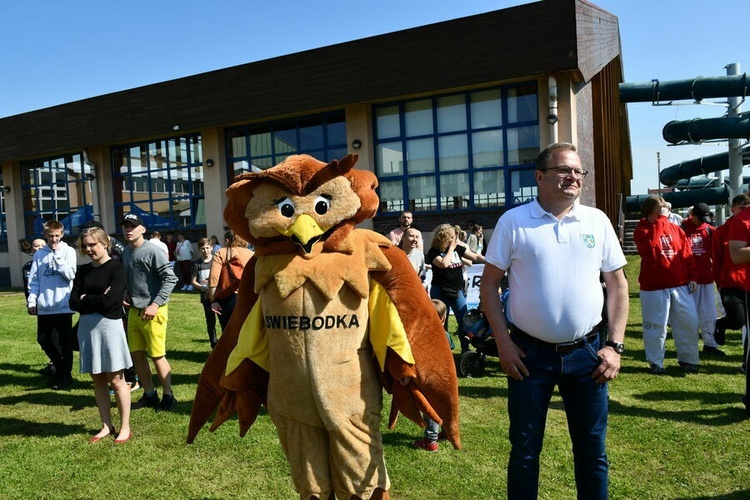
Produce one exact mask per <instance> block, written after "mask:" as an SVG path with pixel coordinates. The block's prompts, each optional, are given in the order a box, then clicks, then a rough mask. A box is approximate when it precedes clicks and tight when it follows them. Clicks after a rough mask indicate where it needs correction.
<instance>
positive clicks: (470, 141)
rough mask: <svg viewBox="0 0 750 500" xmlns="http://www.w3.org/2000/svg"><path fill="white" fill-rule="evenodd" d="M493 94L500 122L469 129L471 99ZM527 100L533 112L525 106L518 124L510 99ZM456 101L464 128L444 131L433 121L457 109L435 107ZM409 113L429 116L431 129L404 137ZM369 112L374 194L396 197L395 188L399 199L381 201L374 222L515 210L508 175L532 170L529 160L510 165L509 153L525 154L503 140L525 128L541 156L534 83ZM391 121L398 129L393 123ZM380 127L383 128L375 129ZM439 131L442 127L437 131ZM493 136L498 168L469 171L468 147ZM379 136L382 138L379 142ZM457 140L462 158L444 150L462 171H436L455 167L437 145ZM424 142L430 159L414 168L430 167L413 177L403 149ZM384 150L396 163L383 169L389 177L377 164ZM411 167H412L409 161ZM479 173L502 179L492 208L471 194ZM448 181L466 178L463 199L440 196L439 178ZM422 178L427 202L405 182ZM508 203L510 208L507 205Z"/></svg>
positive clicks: (470, 156) (471, 152) (384, 105)
mask: <svg viewBox="0 0 750 500" xmlns="http://www.w3.org/2000/svg"><path fill="white" fill-rule="evenodd" d="M518 89H524V90H526V91H527V92H526V93H524V94H522V95H520V96H512V95H511V94H512V92H513V91H514V90H518ZM493 91H499V97H500V103H501V109H500V113H501V116H500V117H498V120H496V121H494V122H493V123H490V124H489V125H481V124H474V123H472V107H473V106H474V105H475V103H473V102H472V96H476V95H478V94H480V93H484V92H493ZM529 96H533V98H534V105H533V108H532V106H528V107H527V108H525V109H524V110H522V111H524V112H523V113H521V115H522V116H521V117H520V118H519V117H518V116H513V114H512V113H510V112H509V103H512V102H513V99H517V98H519V97H520V98H528V97H529ZM459 97H462V98H463V109H464V113H463V116H462V117H461V121H462V122H463V121H465V125H464V124H463V123H462V125H464V126H462V127H455V126H452V124H450V123H449V124H448V127H447V130H446V129H445V122H441V121H440V120H439V115H440V114H441V113H443V114H451V113H453V112H454V111H455V110H456V109H459V108H455V107H453V108H451V109H448V107H445V106H442V107H441V106H440V105H439V104H440V103H441V102H442V103H449V102H453V103H454V104H451V106H455V102H457V101H461V99H460V98H459ZM426 102H429V103H430V104H431V105H430V106H429V107H428V108H425V106H424V103H426ZM388 108H395V109H396V113H395V116H394V112H393V111H394V110H393V109H388ZM410 108H411V109H413V110H419V111H418V112H420V113H421V116H422V117H425V116H428V112H429V115H431V117H432V123H431V126H430V125H428V124H423V125H424V126H421V127H420V132H419V133H415V134H413V135H409V131H408V125H409V124H411V125H412V126H413V125H414V122H410V123H407V110H409V109H410ZM381 109H382V110H388V111H389V113H386V114H383V115H379V114H378V110H381ZM514 109H515V110H518V107H514ZM372 111H373V112H372V120H373V139H374V141H373V148H374V153H373V154H374V160H375V173H376V175H377V176H378V180H379V184H380V186H379V187H378V194H379V195H380V194H381V192H382V190H383V189H385V188H388V189H393V190H396V191H398V189H399V188H400V190H401V193H402V194H401V197H402V199H401V200H398V199H385V200H384V199H383V197H382V196H381V204H380V208H379V211H378V215H379V216H380V215H395V214H397V213H399V212H401V211H403V210H410V211H414V212H419V213H423V214H431V213H432V214H434V213H438V212H445V211H448V212H458V211H463V210H497V209H498V208H503V207H506V208H510V207H512V206H515V205H516V204H515V203H512V202H513V200H514V198H513V192H512V189H511V174H512V173H513V172H516V171H518V170H524V171H526V170H533V169H534V159H532V158H528V157H525V158H523V157H522V158H520V161H518V162H516V161H512V160H513V159H509V156H510V155H509V153H511V152H513V153H517V154H519V155H522V153H523V150H524V149H526V148H523V147H522V145H518V147H517V148H516V149H512V150H511V149H510V148H509V145H508V138H509V134H516V135H515V136H513V137H515V138H518V137H521V136H522V134H523V133H524V132H525V131H524V130H523V129H525V128H526V129H529V128H530V129H531V130H532V131H533V132H534V133H535V136H536V153H537V154H538V152H539V151H540V150H541V144H540V142H541V138H540V117H539V88H538V85H537V82H536V81H535V80H531V81H524V82H518V83H514V84H509V85H500V86H492V87H485V88H480V89H472V90H467V91H462V92H452V93H446V94H440V95H433V96H428V97H419V98H414V99H407V100H401V101H390V102H384V103H379V104H376V105H373V110H372ZM517 114H518V113H516V115H517ZM460 115H461V113H460V109H459V116H460ZM509 115H511V116H509ZM464 117H465V118H464ZM379 119H382V122H380V123H379V121H378V120H379ZM396 119H397V122H398V123H396ZM381 123H382V124H383V126H384V127H386V128H383V127H380V124H381ZM441 126H443V129H442V130H441ZM396 128H398V131H397V133H395V134H394V133H393V130H394V129H396ZM383 131H385V132H386V133H385V134H382V132H383ZM497 132H499V133H500V134H501V135H500V137H501V139H502V143H501V145H500V146H501V149H500V150H499V151H497V153H499V158H500V162H499V163H498V164H494V165H492V166H483V167H475V166H474V163H475V156H476V155H477V153H478V151H477V152H475V151H474V149H473V147H474V142H475V140H477V139H478V137H479V136H478V135H477V134H481V133H497ZM379 135H385V136H384V137H382V138H381V137H379ZM458 137H464V138H465V141H461V140H460V139H457V141H458V143H461V142H463V144H465V152H464V149H463V147H461V148H459V149H447V150H446V151H454V150H455V151H459V150H460V151H461V152H462V156H463V157H464V158H461V159H460V160H459V161H460V162H464V163H465V165H464V166H463V168H451V169H449V170H448V169H445V168H441V162H442V163H443V164H446V163H447V162H451V163H455V159H454V158H452V157H450V155H446V156H445V157H444V158H441V157H440V154H441V153H440V151H441V149H440V143H441V140H442V141H452V140H453V138H458ZM427 139H430V140H431V141H432V157H431V158H425V159H421V161H420V165H422V164H425V165H428V164H429V163H430V161H431V162H432V163H433V165H432V167H431V168H428V169H423V168H420V170H419V171H416V172H415V171H410V165H409V163H410V159H409V146H410V145H412V146H413V145H415V144H416V141H421V140H427ZM516 142H517V141H516ZM386 145H392V146H393V148H392V149H391V150H390V151H393V154H394V155H395V156H393V158H394V159H395V160H396V161H397V162H400V166H399V168H389V169H388V170H389V171H390V172H391V173H385V170H386V169H385V168H384V165H382V164H381V162H383V163H384V162H385V161H387V160H385V159H384V158H386V157H387V155H386V154H384V151H387V150H385V149H381V146H386ZM396 145H398V147H396ZM399 150H400V151H399ZM420 158H421V156H420ZM411 161H412V163H413V162H414V161H415V160H411ZM391 163H392V161H391ZM479 172H498V175H502V177H503V178H502V179H501V180H498V181H499V182H500V183H501V185H502V186H503V189H504V193H500V194H499V195H498V196H496V198H497V199H498V200H503V201H502V202H498V204H497V205H490V206H488V205H487V204H486V203H485V204H482V203H480V202H479V201H478V198H477V197H486V194H484V193H477V190H476V189H475V178H474V177H475V175H476V174H477V173H479ZM452 175H464V176H466V179H465V185H468V193H467V194H465V195H464V194H459V195H458V196H453V195H451V196H444V195H443V187H442V186H441V179H442V180H444V177H446V176H452ZM425 176H429V177H432V178H433V187H434V194H435V196H434V197H432V196H431V195H430V196H427V197H425V196H422V197H419V198H417V197H414V196H411V195H410V188H409V183H410V181H412V182H415V180H416V179H418V178H422V177H425ZM531 187H535V186H531ZM428 190H429V187H428ZM456 198H461V200H458V201H457V200H456ZM451 200H452V201H451ZM509 201H510V202H511V203H509ZM420 202H422V207H424V205H427V208H426V209H423V208H420V206H419V204H420Z"/></svg>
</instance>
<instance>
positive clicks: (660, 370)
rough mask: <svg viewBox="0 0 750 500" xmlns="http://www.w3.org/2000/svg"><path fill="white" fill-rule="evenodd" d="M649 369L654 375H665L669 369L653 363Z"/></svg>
mask: <svg viewBox="0 0 750 500" xmlns="http://www.w3.org/2000/svg"><path fill="white" fill-rule="evenodd" d="M648 371H649V372H651V374H652V375H664V374H665V373H667V370H665V369H664V367H663V366H659V365H655V364H653V363H652V364H651V365H649V367H648Z"/></svg>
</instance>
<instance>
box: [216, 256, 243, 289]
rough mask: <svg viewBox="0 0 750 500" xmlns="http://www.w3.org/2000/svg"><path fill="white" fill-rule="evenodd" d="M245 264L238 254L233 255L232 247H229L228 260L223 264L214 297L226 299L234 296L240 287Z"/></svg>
mask: <svg viewBox="0 0 750 500" xmlns="http://www.w3.org/2000/svg"><path fill="white" fill-rule="evenodd" d="M244 269H245V266H244V265H243V264H242V262H240V259H239V257H238V256H237V255H232V248H231V247H229V248H227V260H226V261H225V262H224V264H223V265H222V266H221V273H220V274H219V282H218V283H217V284H216V291H215V292H214V297H215V298H217V299H226V298H229V297H231V296H232V294H234V293H235V292H236V291H237V289H238V288H239V287H240V278H241V277H242V272H243V271H244Z"/></svg>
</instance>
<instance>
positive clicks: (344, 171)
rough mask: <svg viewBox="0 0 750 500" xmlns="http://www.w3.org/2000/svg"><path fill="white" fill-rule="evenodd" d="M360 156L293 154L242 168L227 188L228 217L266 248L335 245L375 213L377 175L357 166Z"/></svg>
mask: <svg viewBox="0 0 750 500" xmlns="http://www.w3.org/2000/svg"><path fill="white" fill-rule="evenodd" d="M358 158H359V157H358V156H357V155H347V156H345V157H344V158H342V159H341V160H340V161H338V160H334V161H332V162H330V163H325V162H322V161H319V160H316V159H315V158H313V157H312V156H309V155H294V156H290V157H288V158H287V159H286V160H284V161H283V162H281V163H279V164H278V165H276V166H275V167H271V168H269V169H268V170H264V171H262V172H252V173H247V174H242V175H240V176H238V177H237V178H236V179H235V182H234V183H233V184H232V185H231V186H229V188H228V189H227V198H228V203H227V206H226V208H225V209H224V220H226V221H227V223H228V224H229V226H230V227H231V228H232V229H233V230H234V231H235V232H236V233H237V234H238V235H240V236H241V237H243V238H244V239H246V240H247V241H249V242H250V243H252V244H253V246H255V251H256V252H257V253H258V254H260V255H264V254H269V253H291V252H299V253H300V254H301V255H303V256H304V257H306V258H312V257H314V256H315V255H317V254H318V253H320V252H321V251H323V250H328V251H335V250H336V249H338V247H339V245H340V244H341V243H342V242H343V241H344V240H345V239H346V237H347V236H348V235H349V233H350V232H351V230H352V229H354V226H355V225H356V224H358V223H360V222H362V221H364V220H366V219H369V218H371V217H373V216H374V215H375V212H376V211H377V208H378V195H377V194H376V193H375V188H376V187H377V185H378V181H377V178H376V177H375V174H373V173H372V172H368V171H365V170H354V168H353V167H354V164H355V163H356V162H357V159H358Z"/></svg>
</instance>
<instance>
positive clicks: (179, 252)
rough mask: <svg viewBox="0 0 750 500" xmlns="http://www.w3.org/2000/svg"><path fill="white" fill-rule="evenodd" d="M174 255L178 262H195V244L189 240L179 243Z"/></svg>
mask: <svg viewBox="0 0 750 500" xmlns="http://www.w3.org/2000/svg"><path fill="white" fill-rule="evenodd" d="M174 255H175V258H176V259H177V260H193V244H192V243H190V241H188V240H182V241H178V242H177V246H176V247H175V250H174Z"/></svg>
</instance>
